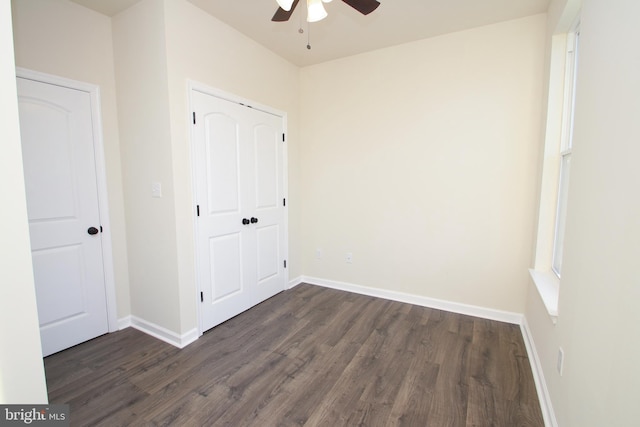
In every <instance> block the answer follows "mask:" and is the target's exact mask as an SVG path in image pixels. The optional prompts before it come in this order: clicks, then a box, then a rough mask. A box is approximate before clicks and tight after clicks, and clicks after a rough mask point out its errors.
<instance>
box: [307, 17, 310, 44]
mask: <svg viewBox="0 0 640 427" xmlns="http://www.w3.org/2000/svg"><path fill="white" fill-rule="evenodd" d="M307 49H309V50H311V25H310V24H309V23H308V22H307Z"/></svg>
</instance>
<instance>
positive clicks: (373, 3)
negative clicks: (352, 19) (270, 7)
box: [271, 0, 380, 22]
mask: <svg viewBox="0 0 640 427" xmlns="http://www.w3.org/2000/svg"><path fill="white" fill-rule="evenodd" d="M277 1H278V4H279V5H280V7H278V10H276V13H275V14H274V15H273V18H271V20H272V21H274V22H284V21H288V20H289V18H290V17H291V15H292V14H293V10H294V9H295V8H296V6H297V5H298V2H299V0H293V1H292V0H277ZM329 1H331V0H307V6H308V7H309V14H310V16H311V15H312V10H313V9H317V10H319V12H317V14H316V15H315V16H317V18H308V19H307V20H308V21H310V22H311V20H312V19H314V20H317V21H319V20H320V19H323V18H325V17H326V16H327V13H326V12H325V11H324V7H323V6H322V3H323V2H324V3H328V2H329ZM342 1H343V2H345V3H346V4H348V5H349V6H351V7H352V8H354V9H355V10H357V11H358V12H360V13H362V14H363V15H368V14H370V13H371V12H373V11H374V10H376V8H377V7H378V6H380V2H379V1H378V0H342ZM287 7H289V8H288V9H287Z"/></svg>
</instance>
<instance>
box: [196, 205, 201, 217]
mask: <svg viewBox="0 0 640 427" xmlns="http://www.w3.org/2000/svg"><path fill="white" fill-rule="evenodd" d="M196 215H197V216H200V205H196Z"/></svg>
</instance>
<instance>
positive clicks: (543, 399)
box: [520, 317, 558, 427]
mask: <svg viewBox="0 0 640 427" xmlns="http://www.w3.org/2000/svg"><path fill="white" fill-rule="evenodd" d="M520 330H521V331H522V338H523V340H524V345H525V346H526V347H527V354H528V355H529V363H530V364H531V372H532V373H533V380H534V381H535V383H536V390H537V391H538V400H539V401H540V409H541V410H542V417H543V418H544V425H545V426H546V427H558V421H557V420H556V415H555V413H554V411H553V405H552V403H551V396H550V395H549V389H548V388H547V382H546V381H545V379H544V373H543V371H542V364H541V363H540V358H539V357H538V351H537V350H536V346H535V343H534V341H533V336H532V334H531V330H530V329H529V324H528V323H527V318H526V317H523V318H522V322H521V323H520Z"/></svg>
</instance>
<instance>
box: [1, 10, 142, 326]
mask: <svg viewBox="0 0 640 427" xmlns="http://www.w3.org/2000/svg"><path fill="white" fill-rule="evenodd" d="M12 7H13V22H14V37H15V51H16V64H17V65H18V66H19V67H24V68H28V69H31V70H35V71H40V72H43V73H48V74H53V75H57V76H61V77H66V78H69V79H74V80H79V81H83V82H88V83H93V84H96V85H98V86H100V100H101V113H102V130H103V141H104V155H105V163H106V165H105V167H106V174H107V188H108V197H109V220H110V223H111V230H110V231H111V238H112V245H113V262H114V270H115V271H114V275H115V283H116V297H117V306H118V317H124V316H126V315H128V314H129V313H130V308H129V273H128V259H127V247H126V232H125V220H124V201H123V195H122V171H121V163H120V145H119V138H118V120H117V110H116V91H115V75H114V69H113V47H112V37H111V20H110V19H109V18H108V17H106V16H104V15H101V14H99V13H96V12H93V11H90V10H89V9H86V8H84V7H81V6H78V5H77V4H75V3H71V2H69V1H67V0H13V2H12Z"/></svg>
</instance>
